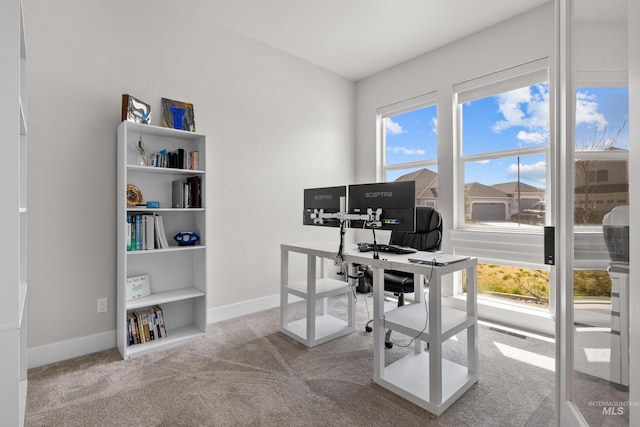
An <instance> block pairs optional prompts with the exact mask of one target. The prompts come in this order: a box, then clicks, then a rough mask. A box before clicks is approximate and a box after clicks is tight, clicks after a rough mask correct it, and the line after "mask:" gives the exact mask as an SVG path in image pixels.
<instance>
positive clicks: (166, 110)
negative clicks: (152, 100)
mask: <svg viewBox="0 0 640 427" xmlns="http://www.w3.org/2000/svg"><path fill="white" fill-rule="evenodd" d="M161 110H162V126H164V127H166V128H173V129H180V130H186V131H189V132H195V131H196V123H195V119H194V115H193V104H190V103H188V102H183V101H175V100H172V99H167V98H162V101H161Z"/></svg>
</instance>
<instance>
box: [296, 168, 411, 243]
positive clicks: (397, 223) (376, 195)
mask: <svg viewBox="0 0 640 427" xmlns="http://www.w3.org/2000/svg"><path fill="white" fill-rule="evenodd" d="M347 189H348V191H347ZM347 194H348V197H347ZM415 200H416V183H415V182H414V181H400V182H382V183H373V184H354V185H349V186H348V187H347V186H338V187H324V188H309V189H305V190H304V218H303V224H305V225H318V226H325V227H340V226H347V227H350V228H372V229H380V230H391V231H405V232H413V231H414V230H415V225H416V224H415V223H416V202H415ZM347 201H348V203H347Z"/></svg>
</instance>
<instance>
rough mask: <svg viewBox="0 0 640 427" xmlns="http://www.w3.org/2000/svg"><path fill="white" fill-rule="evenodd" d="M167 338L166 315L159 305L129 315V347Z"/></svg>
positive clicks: (131, 312) (134, 311)
mask: <svg viewBox="0 0 640 427" xmlns="http://www.w3.org/2000/svg"><path fill="white" fill-rule="evenodd" d="M166 337H167V329H166V328H165V326H164V314H163V313H162V308H160V306H159V305H154V306H153V307H148V308H142V309H139V310H133V311H130V312H128V313H127V345H128V346H129V345H135V344H144V343H145V342H149V341H153V340H156V339H160V338H166Z"/></svg>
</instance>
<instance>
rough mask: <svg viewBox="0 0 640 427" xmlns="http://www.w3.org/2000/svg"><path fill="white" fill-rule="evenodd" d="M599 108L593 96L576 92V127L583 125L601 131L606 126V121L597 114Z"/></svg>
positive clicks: (601, 115) (602, 116)
mask: <svg viewBox="0 0 640 427" xmlns="http://www.w3.org/2000/svg"><path fill="white" fill-rule="evenodd" d="M599 106H600V104H598V102H597V98H596V96H595V95H590V94H589V93H587V92H578V93H577V94H576V126H577V125H580V124H583V123H584V124H587V125H595V127H596V128H598V129H603V128H604V127H605V126H606V125H607V119H605V118H604V115H603V114H602V113H600V112H598V107H599Z"/></svg>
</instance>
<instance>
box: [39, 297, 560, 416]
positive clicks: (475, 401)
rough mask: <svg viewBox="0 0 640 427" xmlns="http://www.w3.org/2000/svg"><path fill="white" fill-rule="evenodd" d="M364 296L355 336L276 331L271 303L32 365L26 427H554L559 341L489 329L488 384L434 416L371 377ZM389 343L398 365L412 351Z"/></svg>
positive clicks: (457, 354) (484, 355)
mask: <svg viewBox="0 0 640 427" xmlns="http://www.w3.org/2000/svg"><path fill="white" fill-rule="evenodd" d="M365 300H367V301H368V307H369V310H371V309H372V303H371V299H370V297H367V298H364V297H363V296H362V295H359V297H358V304H357V330H356V332H354V333H352V334H350V335H347V336H345V337H342V338H338V339H335V340H333V341H330V342H328V343H325V344H322V345H320V346H317V347H315V348H307V347H305V346H304V345H301V344H299V343H298V342H296V341H294V340H292V339H290V338H288V337H286V336H285V335H284V334H282V333H280V332H278V327H279V309H271V310H266V311H263V312H260V313H255V314H251V315H248V316H244V317H241V318H238V319H232V320H228V321H225V322H221V323H216V324H211V325H209V326H208V328H207V334H206V336H205V338H204V339H199V340H197V341H194V342H190V343H188V344H185V345H183V346H181V347H178V348H170V349H166V350H162V351H158V352H155V353H152V354H148V355H144V356H141V357H138V358H134V359H130V360H121V358H120V355H119V353H118V351H117V350H116V349H112V350H108V351H104V352H100V353H95V354H91V355H87V356H83V357H78V358H75V359H71V360H67V361H63V362H59V363H54V364H51V365H47V366H42V367H38V368H34V369H31V370H29V373H28V380H29V385H28V396H27V425H28V426H398V425H402V426H428V425H433V426H455V427H462V426H474V427H476V426H551V425H553V421H554V407H553V406H554V373H553V371H552V370H550V369H549V366H551V369H552V367H553V357H554V354H555V349H554V344H552V343H550V342H546V341H543V340H537V339H535V338H531V337H527V338H525V339H523V338H519V337H516V336H512V335H508V334H504V333H501V332H499V331H495V330H492V329H490V328H488V327H486V326H481V327H480V328H479V349H480V361H479V366H480V380H479V382H478V383H477V384H475V385H474V386H473V387H472V388H471V389H470V390H469V391H467V392H466V393H465V394H464V395H463V396H462V397H461V398H460V399H458V401H457V402H455V403H454V404H453V405H452V406H451V407H450V408H449V409H448V410H447V411H446V412H445V413H444V414H442V415H441V416H440V417H436V416H434V415H432V414H430V413H429V412H427V411H425V410H423V409H421V408H420V407H418V406H415V405H413V404H412V403H410V402H408V401H406V400H404V399H402V398H401V397H399V396H397V395H395V394H394V393H392V392H390V391H388V390H386V389H384V388H382V387H380V386H378V385H377V384H374V383H373V381H372V366H373V352H372V345H373V337H372V335H371V334H369V333H366V332H364V325H365V323H366V321H367V317H368V316H367V310H366V306H365ZM393 337H394V339H396V340H398V341H401V340H402V336H401V335H398V334H395V333H394V335H393ZM465 341H466V334H464V333H462V334H460V335H458V336H456V337H454V338H453V339H451V340H449V341H447V342H446V343H445V344H444V350H443V351H444V354H445V357H447V358H448V359H450V360H454V361H457V362H458V363H461V364H466V362H465V359H466V343H465ZM386 351H387V361H390V360H395V359H396V358H398V357H401V355H402V354H404V353H405V352H406V351H408V350H406V349H403V348H401V347H400V346H397V345H396V346H394V348H393V349H390V350H386ZM445 381H446V379H445Z"/></svg>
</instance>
